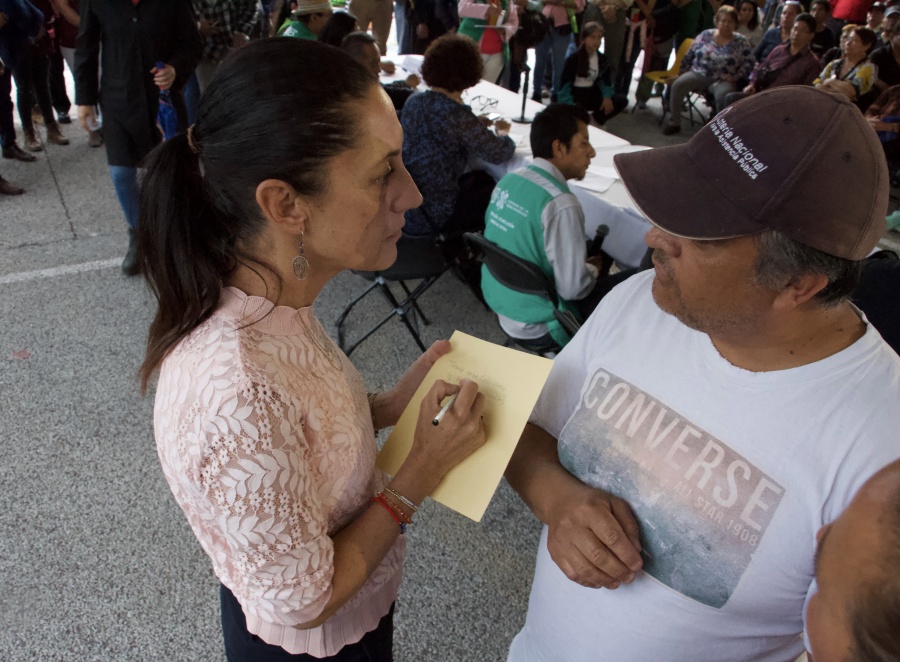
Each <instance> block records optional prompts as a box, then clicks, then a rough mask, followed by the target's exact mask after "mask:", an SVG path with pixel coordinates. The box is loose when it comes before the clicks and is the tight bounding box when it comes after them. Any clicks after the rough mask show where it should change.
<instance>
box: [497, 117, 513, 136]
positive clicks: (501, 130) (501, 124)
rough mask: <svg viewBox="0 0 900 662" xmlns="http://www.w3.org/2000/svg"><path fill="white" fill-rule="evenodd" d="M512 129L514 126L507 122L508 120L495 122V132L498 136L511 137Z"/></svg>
mask: <svg viewBox="0 0 900 662" xmlns="http://www.w3.org/2000/svg"><path fill="white" fill-rule="evenodd" d="M511 128H512V124H510V123H509V122H507V121H506V120H497V121H496V122H494V131H495V132H496V133H497V135H498V136H506V135H509V130H510V129H511Z"/></svg>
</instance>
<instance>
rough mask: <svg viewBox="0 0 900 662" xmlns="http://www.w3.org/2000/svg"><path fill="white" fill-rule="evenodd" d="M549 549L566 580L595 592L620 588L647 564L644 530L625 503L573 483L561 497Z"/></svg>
mask: <svg viewBox="0 0 900 662" xmlns="http://www.w3.org/2000/svg"><path fill="white" fill-rule="evenodd" d="M556 504H557V505H556V508H554V509H553V510H551V511H550V513H549V516H548V518H547V519H548V522H547V525H548V527H549V533H548V535H547V549H548V550H549V551H550V556H551V558H552V559H553V560H554V562H555V563H556V565H558V566H559V568H560V570H562V571H563V572H564V573H565V575H566V577H568V578H569V579H571V580H572V581H573V582H576V583H577V584H581V585H582V586H587V587H589V588H609V589H616V588H618V587H619V586H620V585H622V584H628V583H629V582H631V581H633V580H634V578H635V576H636V573H637V571H638V570H640V569H641V567H642V565H643V560H642V559H641V554H640V550H641V543H640V531H639V528H638V524H637V522H636V521H635V519H634V516H633V515H632V514H631V508H629V506H628V504H627V503H625V502H624V501H623V500H622V499H620V498H618V497H615V496H613V495H611V494H608V493H606V492H603V491H601V490H595V489H593V488H592V487H588V486H587V485H584V484H582V483H578V482H575V481H573V482H572V483H570V484H569V485H568V486H567V488H566V489H565V491H564V492H562V493H558V494H557V495H556Z"/></svg>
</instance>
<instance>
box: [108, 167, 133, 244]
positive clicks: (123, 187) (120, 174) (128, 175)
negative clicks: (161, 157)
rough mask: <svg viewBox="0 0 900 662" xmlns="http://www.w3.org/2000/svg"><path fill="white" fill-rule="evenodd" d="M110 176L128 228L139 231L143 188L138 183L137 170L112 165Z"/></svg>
mask: <svg viewBox="0 0 900 662" xmlns="http://www.w3.org/2000/svg"><path fill="white" fill-rule="evenodd" d="M109 175H110V177H112V181H113V187H114V188H115V189H116V197H117V198H118V199H119V205H120V206H121V207H122V211H123V212H125V220H126V221H127V222H128V227H129V228H130V229H132V230H137V229H138V223H139V217H140V209H141V187H140V186H139V185H138V181H137V168H129V167H128V166H114V165H111V166H109Z"/></svg>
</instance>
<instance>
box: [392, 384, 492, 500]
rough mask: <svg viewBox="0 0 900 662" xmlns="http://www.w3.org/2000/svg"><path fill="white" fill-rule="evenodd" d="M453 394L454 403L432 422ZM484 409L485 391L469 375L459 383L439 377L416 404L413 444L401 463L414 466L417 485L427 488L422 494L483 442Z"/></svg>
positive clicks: (430, 490) (429, 491)
mask: <svg viewBox="0 0 900 662" xmlns="http://www.w3.org/2000/svg"><path fill="white" fill-rule="evenodd" d="M453 395H456V401H455V402H454V403H453V406H452V407H450V409H448V410H447V412H446V413H445V414H444V416H443V417H442V418H441V420H440V422H439V423H438V424H437V425H434V421H435V420H436V417H437V415H438V413H439V412H440V411H441V408H442V406H443V404H444V401H445V400H447V398H450V397H452V396H453ZM483 410H484V394H482V393H479V392H478V384H476V383H475V382H473V381H470V380H468V379H462V380H460V382H459V385H458V386H457V385H455V384H449V383H447V382H445V381H443V380H438V381H436V382H435V383H434V386H432V387H431V389H430V390H429V391H428V394H427V395H426V396H425V398H424V399H423V400H422V405H421V407H420V408H419V419H418V421H417V422H416V432H415V436H414V437H413V445H412V448H411V449H410V451H409V456H408V457H407V459H406V461H405V462H404V463H403V465H404V467H406V466H407V465H408V464H411V465H412V467H414V468H415V475H416V476H417V477H418V478H419V480H420V481H421V482H420V483H419V488H420V489H424V490H426V491H425V495H428V494H430V493H431V492H432V491H433V490H434V488H435V487H437V484H438V483H439V482H440V481H441V479H442V478H443V477H444V476H445V475H446V474H447V472H448V471H450V469H452V468H453V467H455V466H456V465H457V464H459V463H460V462H462V461H463V460H464V459H465V458H467V457H468V456H469V455H470V454H471V453H472V452H473V451H475V450H476V449H478V448H480V447H481V446H482V445H483V444H484V441H485V433H484V426H483V417H482V415H481V414H482V411H483ZM401 471H402V468H401ZM399 473H400V472H399V471H398V476H397V477H398V478H399ZM423 496H424V495H423Z"/></svg>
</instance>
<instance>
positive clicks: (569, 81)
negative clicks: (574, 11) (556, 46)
mask: <svg viewBox="0 0 900 662" xmlns="http://www.w3.org/2000/svg"><path fill="white" fill-rule="evenodd" d="M602 40H603V26H601V25H600V24H599V23H596V22H594V21H590V22H589V23H585V24H584V27H582V29H581V45H580V46H579V47H578V49H577V50H576V51H575V52H574V53H572V54H571V55H570V56H569V57H567V58H566V63H565V65H563V71H562V76H561V77H560V89H559V97H558V98H559V102H560V103H566V104H569V105H575V106H579V107H580V108H583V109H584V110H585V111H587V112H588V113H591V114H592V115H593V117H594V120H595V121H596V122H597V124H604V123H605V122H606V120H608V119H609V118H610V117H612V116H614V115H617V114H618V113H620V112H622V110H623V109H624V108H625V106H627V105H628V97H626V96H625V95H624V94H616V91H615V88H614V87H613V78H612V69H611V67H610V64H609V60H607V59H606V56H605V55H604V54H603V53H601V52H600V51H599V50H598V49H599V48H600V42H601V41H602Z"/></svg>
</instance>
